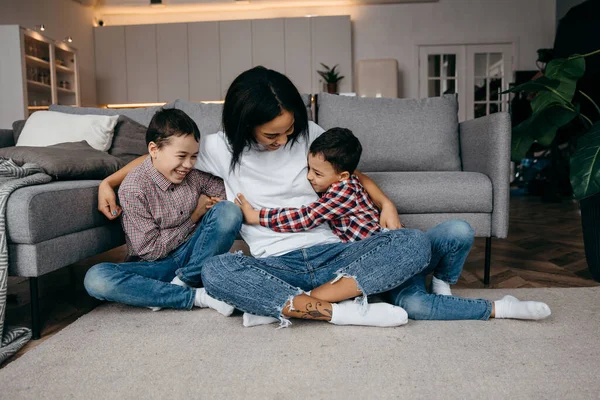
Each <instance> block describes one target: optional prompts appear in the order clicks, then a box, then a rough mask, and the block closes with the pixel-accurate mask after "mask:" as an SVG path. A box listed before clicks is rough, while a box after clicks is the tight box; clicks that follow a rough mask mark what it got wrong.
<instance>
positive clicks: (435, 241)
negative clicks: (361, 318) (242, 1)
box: [383, 220, 492, 320]
mask: <svg viewBox="0 0 600 400" xmlns="http://www.w3.org/2000/svg"><path fill="white" fill-rule="evenodd" d="M426 235H427V237H428V238H429V241H430V242H431V263H430V264H429V267H428V268H427V269H425V270H424V271H422V272H421V273H419V274H417V275H416V276H414V277H412V278H410V279H409V280H407V281H406V282H404V283H403V284H402V285H400V286H398V287H396V288H395V289H393V290H391V291H389V292H388V293H385V295H384V296H383V297H384V298H385V299H386V300H387V301H389V302H390V303H392V304H395V305H397V306H400V307H402V308H404V310H406V312H407V314H408V317H409V318H411V319H422V320H464V319H476V320H487V319H489V317H490V314H491V312H492V302H490V301H488V300H483V299H465V298H462V297H457V296H441V295H436V294H431V293H428V292H427V290H426V288H425V278H426V276H427V275H428V274H430V273H432V272H433V275H434V276H435V277H436V278H438V279H441V280H443V281H446V282H448V283H449V284H454V283H456V281H457V280H458V278H459V277H460V274H461V272H462V268H463V265H464V263H465V260H466V259H467V256H468V255H469V251H471V246H472V245H473V238H474V232H473V228H471V226H470V225H469V224H468V223H467V222H465V221H461V220H452V221H448V222H444V223H443V224H440V225H438V226H436V227H434V228H432V229H430V230H429V231H427V232H426Z"/></svg>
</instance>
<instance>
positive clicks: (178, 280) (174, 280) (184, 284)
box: [171, 276, 190, 287]
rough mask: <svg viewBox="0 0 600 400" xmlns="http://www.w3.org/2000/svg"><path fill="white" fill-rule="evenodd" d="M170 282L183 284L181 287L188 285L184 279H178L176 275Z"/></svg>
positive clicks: (178, 284)
mask: <svg viewBox="0 0 600 400" xmlns="http://www.w3.org/2000/svg"><path fill="white" fill-rule="evenodd" d="M171 284H172V285H177V286H183V287H190V286H189V285H188V284H187V283H185V282H184V281H182V280H181V279H179V277H178V276H175V278H173V280H172V281H171Z"/></svg>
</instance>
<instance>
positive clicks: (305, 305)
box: [99, 67, 541, 326]
mask: <svg viewBox="0 0 600 400" xmlns="http://www.w3.org/2000/svg"><path fill="white" fill-rule="evenodd" d="M223 128H224V132H219V133H218V134H216V135H210V136H208V137H206V138H204V139H203V141H202V143H201V146H200V147H201V151H200V155H199V157H198V160H197V162H196V168H198V169H201V170H203V171H206V172H210V173H212V174H213V175H216V176H219V177H221V178H223V180H224V181H225V187H226V192H227V198H228V200H233V199H234V198H235V194H236V193H244V195H245V197H246V199H247V200H248V201H250V202H251V203H252V204H253V206H255V207H257V208H258V207H266V208H273V207H299V206H301V205H303V204H309V203H311V202H313V201H314V200H315V199H316V198H317V195H316V194H315V193H314V191H313V189H312V187H311V186H310V184H309V183H308V181H307V179H306V157H307V152H308V147H309V145H310V143H311V142H312V140H314V139H315V138H316V137H318V135H320V134H321V133H322V132H323V130H322V129H321V128H320V127H318V126H317V125H316V124H314V123H312V122H310V123H309V122H308V118H307V113H306V108H305V107H304V104H303V102H302V100H301V97H300V94H299V93H298V90H297V89H296V88H295V87H294V85H293V84H292V83H291V81H290V80H289V79H288V78H287V77H285V76H284V75H282V74H280V73H278V72H275V71H272V70H268V69H265V68H263V67H256V68H253V69H251V70H248V71H246V72H244V73H242V74H241V75H240V76H238V77H237V78H236V79H235V81H234V82H233V83H232V85H231V87H230V88H229V90H228V92H227V95H226V98H225V105H224V109H223ZM125 168H127V167H125ZM125 172H126V169H125V170H124V171H123V170H122V171H120V172H118V173H116V174H114V175H113V176H111V177H109V178H107V179H106V180H105V181H104V182H103V183H102V184H101V188H100V191H99V209H100V210H101V211H102V212H103V213H104V214H105V215H107V216H108V217H111V213H112V212H113V211H118V209H117V206H116V204H115V198H114V189H113V188H114V187H116V186H117V185H118V184H119V183H120V180H122V177H123V176H124V174H125ZM356 175H358V177H359V179H360V181H361V183H362V184H363V186H364V187H365V189H366V190H367V192H368V193H369V195H370V196H371V198H372V199H373V201H374V202H375V204H376V205H377V206H378V207H379V208H380V209H381V220H380V224H381V225H382V227H384V228H388V229H391V230H390V231H389V232H385V233H381V234H378V235H375V236H372V237H370V238H368V239H365V240H362V241H359V242H354V243H340V241H339V239H338V238H337V237H336V236H335V235H333V234H332V232H331V231H330V230H329V228H328V227H327V226H326V225H324V226H321V227H319V228H316V229H313V230H310V231H306V232H299V233H277V232H273V231H270V230H269V229H267V228H264V227H261V226H248V225H243V226H242V230H241V234H242V237H243V238H244V240H245V241H246V242H247V243H248V245H249V247H250V250H251V252H252V254H253V256H254V257H246V256H243V255H240V254H223V255H221V256H217V257H213V258H211V259H209V260H208V261H207V262H205V264H204V266H203V270H202V279H203V282H204V284H205V287H206V290H207V292H208V293H209V294H210V295H211V296H213V297H214V298H217V299H219V300H223V301H225V302H227V303H229V304H232V305H234V306H235V307H236V308H238V309H240V310H242V311H245V312H248V313H251V314H255V315H261V316H270V317H274V318H278V319H280V321H281V322H282V324H283V325H286V324H287V322H288V319H287V318H289V317H293V318H305V319H317V320H326V321H329V322H331V323H334V324H339V325H347V324H355V325H373V326H397V325H401V324H403V323H406V319H405V316H406V314H404V315H403V313H404V311H403V310H402V309H400V308H399V307H396V308H394V307H392V306H390V305H388V304H384V303H378V304H371V305H367V304H366V298H367V296H368V295H371V294H376V293H385V292H388V291H390V290H392V289H396V291H394V292H392V293H393V296H392V299H393V300H394V302H395V303H396V304H400V303H401V302H405V303H406V299H405V297H406V296H408V297H409V298H412V297H417V298H422V296H421V297H418V296H414V293H413V292H416V291H411V290H407V289H410V288H413V286H415V285H418V284H420V281H419V280H411V279H410V278H412V277H413V276H415V275H417V274H419V273H421V272H422V271H423V270H424V269H425V268H427V267H428V266H429V268H432V264H430V262H429V261H430V252H431V244H430V240H429V237H434V238H438V239H440V238H441V239H440V240H437V242H438V245H436V246H435V247H434V248H433V251H434V253H436V252H437V254H434V255H433V260H434V262H436V264H433V266H435V265H437V264H439V263H441V262H446V263H447V264H448V265H449V266H451V267H452V268H453V269H454V270H452V271H451V272H452V273H454V274H455V275H456V271H455V270H456V266H457V265H459V264H460V265H459V271H458V275H460V268H462V262H464V258H463V259H462V261H460V260H459V257H456V254H457V253H460V254H459V255H461V256H462V255H464V257H466V255H467V254H468V248H470V243H467V247H468V248H467V250H466V251H465V246H456V245H455V244H456V243H458V242H460V241H461V240H462V241H463V242H464V237H459V239H455V240H453V239H451V240H445V237H446V235H452V231H453V230H456V229H463V227H464V226H465V225H466V224H465V223H462V222H450V223H447V224H446V225H445V226H440V227H438V228H437V229H436V228H434V229H432V230H431V231H430V232H429V233H428V234H427V235H426V234H423V233H422V232H420V231H417V230H410V229H399V228H400V220H399V218H398V214H397V211H396V209H395V207H394V205H393V203H392V202H391V201H390V200H389V199H388V198H387V197H386V196H385V195H384V194H383V192H382V191H381V190H380V189H379V188H378V187H377V186H376V185H375V183H374V182H373V181H372V180H371V179H369V178H368V177H367V176H365V175H363V174H361V173H359V172H357V173H356ZM467 226H468V225H467ZM457 227H458V228H457ZM469 229H470V227H469ZM470 240H471V241H472V231H471V238H470ZM442 242H443V243H444V245H443V246H439V243H442ZM448 243H451V245H448ZM463 253H464V254H463ZM452 268H449V269H450V270H451V269H452ZM409 282H412V283H410V284H409ZM357 296H362V302H361V303H362V304H358V303H354V302H342V301H343V300H346V299H349V298H353V297H357ZM448 299H455V298H454V297H448ZM496 303H500V302H496ZM407 304H408V305H409V306H412V304H410V303H407ZM539 304H541V303H539ZM405 306H406V305H405ZM489 306H490V307H489V308H490V310H489V316H493V313H494V311H495V310H493V308H494V304H491V303H490V304H489ZM501 308H502V307H501ZM409 315H410V311H409Z"/></svg>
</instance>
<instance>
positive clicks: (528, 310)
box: [494, 296, 551, 320]
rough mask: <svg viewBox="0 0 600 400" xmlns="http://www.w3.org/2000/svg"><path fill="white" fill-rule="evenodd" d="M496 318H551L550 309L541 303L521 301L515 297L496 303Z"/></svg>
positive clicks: (505, 298)
mask: <svg viewBox="0 0 600 400" xmlns="http://www.w3.org/2000/svg"><path fill="white" fill-rule="evenodd" d="M494 305H495V309H496V315H495V318H513V319H533V320H537V319H544V318H547V317H549V316H550V314H551V311H550V307H548V305H547V304H546V303H542V302H539V301H521V300H519V299H517V298H516V297H514V296H504V297H503V298H502V299H500V300H497V301H495V302H494Z"/></svg>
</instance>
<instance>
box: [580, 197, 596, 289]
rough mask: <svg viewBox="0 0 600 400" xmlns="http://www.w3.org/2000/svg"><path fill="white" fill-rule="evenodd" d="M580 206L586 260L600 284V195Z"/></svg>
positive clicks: (582, 201)
mask: <svg viewBox="0 0 600 400" xmlns="http://www.w3.org/2000/svg"><path fill="white" fill-rule="evenodd" d="M579 205H580V207H581V227H582V229H583V245H584V248H585V258H586V260H587V264H588V268H589V269H590V272H591V273H592V277H593V278H594V280H596V281H598V282H600V193H596V194H595V195H593V196H591V197H588V198H587V199H583V200H581V201H580V202H579Z"/></svg>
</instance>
